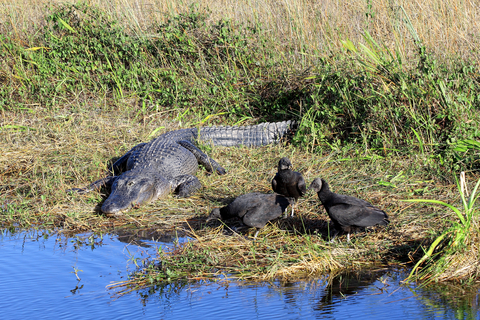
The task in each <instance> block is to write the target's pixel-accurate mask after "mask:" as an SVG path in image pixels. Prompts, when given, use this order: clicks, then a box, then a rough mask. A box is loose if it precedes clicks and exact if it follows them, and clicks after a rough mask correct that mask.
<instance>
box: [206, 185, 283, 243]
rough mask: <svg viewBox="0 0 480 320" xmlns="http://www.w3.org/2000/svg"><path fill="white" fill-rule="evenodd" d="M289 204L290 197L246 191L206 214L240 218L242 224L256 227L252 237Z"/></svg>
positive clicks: (218, 217)
mask: <svg viewBox="0 0 480 320" xmlns="http://www.w3.org/2000/svg"><path fill="white" fill-rule="evenodd" d="M289 205H290V199H288V198H286V197H284V196H281V195H279V194H263V193H258V192H254V193H247V194H244V195H241V196H239V197H238V198H236V199H235V200H233V202H232V203H230V204H229V205H227V206H225V207H223V208H215V209H213V210H212V212H211V213H210V215H209V216H208V219H207V222H208V221H210V220H213V219H221V220H226V219H230V218H235V217H237V218H240V219H242V222H243V224H244V225H246V226H248V227H255V228H257V232H256V233H255V236H254V238H257V234H258V232H259V231H260V229H261V228H263V227H264V226H265V225H266V224H267V222H268V221H270V220H273V219H276V218H278V217H280V216H281V215H282V214H283V212H284V211H285V210H286V209H287V207H288V206H289Z"/></svg>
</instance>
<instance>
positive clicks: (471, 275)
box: [408, 172, 480, 284]
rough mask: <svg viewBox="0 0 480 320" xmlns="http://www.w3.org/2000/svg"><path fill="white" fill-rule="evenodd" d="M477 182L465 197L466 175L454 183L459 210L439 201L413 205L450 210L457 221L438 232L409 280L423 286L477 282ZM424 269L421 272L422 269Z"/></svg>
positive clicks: (418, 200)
mask: <svg viewBox="0 0 480 320" xmlns="http://www.w3.org/2000/svg"><path fill="white" fill-rule="evenodd" d="M479 185H480V180H479V181H478V182H477V184H476V185H475V187H474V188H473V190H472V192H471V194H470V195H469V194H468V189H467V184H466V181H465V173H464V172H462V173H461V175H460V182H458V181H457V186H458V191H459V193H460V197H461V200H462V204H463V208H462V210H460V209H457V208H455V207H454V206H452V205H450V204H448V203H445V202H442V201H438V200H426V199H415V200H410V201H413V202H425V203H431V204H439V205H442V206H444V207H447V208H449V209H451V210H452V211H453V212H454V213H455V217H456V219H454V220H453V221H452V226H451V227H450V228H448V229H446V230H444V231H442V232H441V234H440V235H439V236H437V237H436V239H435V240H434V241H433V243H432V244H431V245H430V247H429V248H428V250H425V254H424V256H423V257H422V259H420V260H419V261H418V262H417V263H416V264H415V266H414V267H413V269H412V271H411V272H410V276H409V278H408V279H409V280H414V281H415V280H417V281H419V280H420V281H422V283H423V284H428V283H430V282H439V281H448V280H464V279H469V280H471V279H476V278H478V275H479V273H480V270H479V263H478V259H477V257H478V245H477V243H478V230H479V226H478V222H479V221H478V206H476V205H475V202H476V201H477V199H478V194H477V190H478V187H479ZM423 264H425V267H424V268H422V265H423Z"/></svg>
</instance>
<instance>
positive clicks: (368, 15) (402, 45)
mask: <svg viewBox="0 0 480 320" xmlns="http://www.w3.org/2000/svg"><path fill="white" fill-rule="evenodd" d="M60 2H76V1H46V0H18V1H15V2H14V3H13V2H12V1H5V0H4V1H0V21H4V23H3V24H0V32H6V31H12V32H13V33H14V34H15V35H16V36H17V38H18V39H19V41H23V42H24V44H25V46H28V37H29V36H30V33H29V32H31V31H32V27H33V26H34V25H41V24H42V23H43V22H42V21H43V20H42V18H43V15H44V14H45V10H44V7H45V6H46V5H47V4H50V3H60ZM87 3H89V4H91V5H96V6H99V7H101V8H103V9H104V10H106V11H107V12H109V14H110V15H112V16H116V17H118V18H119V21H121V22H122V23H123V24H124V25H125V27H126V28H127V29H129V30H131V32H134V33H137V34H139V35H146V36H150V35H149V30H148V27H149V26H151V25H152V22H154V21H156V22H159V23H162V22H165V20H166V19H167V18H168V17H167V15H166V14H165V13H168V14H177V13H181V12H188V10H189V7H190V6H191V5H192V4H195V5H196V6H198V8H199V10H200V11H205V12H206V11H209V12H211V14H210V19H211V20H212V21H218V20H221V19H224V18H230V19H234V20H236V21H239V22H242V23H253V24H260V25H261V26H262V29H263V30H265V32H266V35H267V38H268V39H271V41H272V43H275V47H276V48H277V49H278V50H279V51H280V52H284V54H285V58H286V59H288V60H289V61H291V64H292V65H296V64H302V63H303V62H309V63H311V62H312V61H315V59H316V58H317V57H318V55H321V56H328V55H329V54H330V53H331V52H338V51H339V50H341V49H342V44H341V41H344V40H347V39H350V40H352V41H353V42H354V43H359V42H363V37H362V34H363V32H364V31H365V30H368V31H369V32H370V34H372V35H373V38H374V39H376V41H377V42H379V43H384V44H385V45H386V46H387V47H388V48H389V49H390V50H391V51H392V52H394V51H395V49H398V53H400V54H401V55H402V56H403V58H404V59H405V62H407V63H408V60H409V58H410V57H412V56H413V53H414V52H416V51H417V47H416V46H415V44H414V43H413V41H412V39H413V38H412V34H411V32H410V31H409V30H408V28H407V24H406V23H405V19H406V15H405V13H406V14H407V15H408V18H409V19H410V21H411V25H412V26H413V28H414V29H415V31H416V33H417V34H418V37H419V39H420V40H421V41H422V42H423V43H424V45H425V46H426V48H427V49H428V51H429V52H433V53H435V54H436V55H437V56H444V57H451V56H455V55H459V56H461V57H463V58H470V59H473V60H474V61H479V57H478V52H477V48H478V47H479V44H480V43H479V41H480V40H479V38H478V37H477V35H478V33H479V31H480V7H479V6H478V5H477V4H476V3H475V2H473V1H461V2H459V1H453V0H447V1H445V0H428V1H423V2H420V1H401V0H396V1H387V0H378V1H376V0H371V1H368V0H361V1H360V0H358V1H350V2H348V3H347V2H339V1H333V0H325V1H321V2H319V1H312V0H283V1H273V0H240V1H234V0H214V1H197V0H168V1H159V0H136V1H131V0H107V1H103V0H102V1H100V0H89V1H87Z"/></svg>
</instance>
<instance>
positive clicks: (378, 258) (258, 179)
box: [0, 101, 475, 280]
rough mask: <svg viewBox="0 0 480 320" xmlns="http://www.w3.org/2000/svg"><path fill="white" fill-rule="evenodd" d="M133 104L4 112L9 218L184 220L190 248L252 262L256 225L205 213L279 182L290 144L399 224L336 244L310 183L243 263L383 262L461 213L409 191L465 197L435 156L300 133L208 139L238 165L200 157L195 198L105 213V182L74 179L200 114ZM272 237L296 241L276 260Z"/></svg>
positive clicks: (79, 224) (10, 221) (85, 223)
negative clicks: (346, 145)
mask: <svg viewBox="0 0 480 320" xmlns="http://www.w3.org/2000/svg"><path fill="white" fill-rule="evenodd" d="M120 104H121V102H120ZM129 105H130V102H128V101H127V102H124V104H123V105H119V106H112V105H108V104H104V105H103V107H101V108H95V107H94V108H87V109H85V110H86V111H81V112H77V111H68V110H75V109H76V108H75V107H74V106H71V108H70V109H67V108H65V109H62V110H58V111H56V112H52V111H47V110H46V109H43V108H41V107H32V108H31V112H30V113H27V112H18V113H15V112H10V111H9V112H7V111H3V112H2V113H1V114H0V128H2V129H0V140H1V141H4V142H3V143H2V153H1V154H0V172H1V173H0V189H1V195H0V206H1V208H2V209H1V210H2V211H1V212H2V214H1V215H0V219H1V220H0V222H1V224H2V226H3V227H21V228H29V227H36V228H50V229H51V228H57V229H59V230H61V231H62V232H65V233H76V232H84V231H93V232H115V231H116V230H125V229H131V230H137V231H139V230H150V231H152V232H153V231H154V232H156V233H168V232H176V233H178V234H183V235H188V236H191V237H193V238H195V239H196V240H197V241H195V242H194V244H192V247H190V249H194V250H196V249H198V250H199V249H205V250H212V251H213V252H215V254H216V255H217V256H218V258H219V259H220V260H222V259H224V261H229V260H231V259H232V255H233V253H237V254H238V255H241V259H240V260H239V261H245V262H246V263H247V262H249V263H250V262H251V261H252V260H251V259H253V258H255V259H257V260H258V259H260V258H259V256H255V255H254V256H252V254H251V250H252V242H251V240H250V239H248V236H252V235H253V232H254V230H247V229H245V228H243V229H239V230H238V231H237V232H233V231H232V230H231V228H232V227H241V224H240V223H239V222H238V221H227V222H226V223H225V224H220V223H219V224H213V225H210V224H209V225H207V224H206V217H207V216H208V214H209V212H210V211H211V210H212V209H213V208H214V207H218V206H223V205H225V204H227V203H229V202H230V201H231V200H232V199H233V198H235V197H236V196H238V195H241V194H244V193H248V192H253V191H260V192H270V190H271V186H270V182H271V179H272V177H273V176H274V174H275V172H276V166H277V162H278V159H279V158H281V157H283V156H287V157H289V158H290V159H291V160H292V162H293V164H294V167H295V170H296V171H300V172H302V173H303V175H304V177H305V180H306V181H307V184H309V183H310V182H311V181H312V180H313V179H314V178H315V177H323V178H325V179H327V180H328V181H329V182H330V184H331V187H332V189H333V191H335V192H337V193H343V194H349V195H353V196H357V197H359V198H362V199H365V200H367V201H370V202H371V203H373V204H375V205H377V206H379V207H381V208H383V209H384V210H385V211H386V212H387V213H388V214H389V217H390V220H391V224H390V226H389V227H388V228H377V229H376V230H374V231H372V232H368V233H362V232H360V233H358V234H356V235H354V237H353V239H354V240H353V241H352V243H347V242H346V239H345V237H341V238H340V241H337V242H336V243H334V244H329V243H327V242H326V241H325V239H326V235H327V232H328V222H329V219H328V217H327V215H326V213H325V211H324V209H323V208H322V207H321V205H320V204H319V202H318V199H317V196H316V194H313V193H308V194H307V196H306V197H304V198H303V199H301V201H300V202H299V204H298V206H297V209H296V211H295V212H296V216H295V217H294V218H293V219H292V218H290V219H286V220H279V221H276V222H273V223H272V224H269V225H268V226H267V227H265V228H264V229H262V231H261V232H260V234H259V236H258V237H259V239H260V240H259V241H257V243H256V244H255V245H254V246H256V248H257V249H256V250H257V251H256V252H257V253H262V252H263V253H262V254H263V258H262V259H264V260H262V259H260V260H261V261H262V262H261V263H260V264H259V265H258V267H259V270H262V271H261V272H260V271H259V272H258V273H251V274H250V275H249V274H244V278H246V279H252V280H266V279H271V278H284V279H285V278H291V277H303V276H308V275H310V274H316V273H319V272H320V273H322V272H328V271H335V270H341V269H345V268H348V269H356V268H364V267H365V266H367V265H378V264H379V263H380V264H387V265H388V264H391V263H394V264H403V263H408V262H409V261H410V260H412V261H416V260H418V259H419V257H420V256H421V254H422V252H421V250H418V246H419V245H420V244H422V243H423V244H424V245H426V244H428V243H429V241H431V240H430V234H431V233H433V234H435V233H436V232H438V231H441V230H443V229H444V227H445V226H447V225H448V220H449V219H451V218H453V217H451V216H449V213H445V211H442V210H440V209H441V208H436V207H432V206H427V205H421V204H417V205H412V204H411V203H405V202H402V201H401V200H402V199H408V198H414V197H422V198H434V199H438V200H443V201H446V202H448V203H456V202H458V198H457V197H458V193H457V192H456V187H455V186H454V185H453V184H450V183H446V182H445V180H444V179H443V178H441V177H437V176H434V175H433V174H432V172H431V171H430V170H429V167H428V159H427V158H422V157H421V156H418V157H412V158H404V157H395V156H394V155H390V156H388V157H386V158H384V159H381V158H378V157H375V156H374V154H372V153H370V152H368V150H367V151H364V150H363V151H357V150H347V151H345V150H343V151H342V150H337V151H336V152H332V151H329V150H325V151H324V152H322V153H310V152H308V151H306V150H302V149H301V148H298V147H295V146H293V145H291V144H289V143H287V144H279V145H270V146H265V147H261V148H254V149H249V148H244V147H240V148H224V147H213V148H212V147H209V146H204V147H205V151H206V152H207V153H208V154H209V155H210V156H212V157H213V158H214V159H216V160H217V161H218V162H219V163H220V164H221V165H223V166H224V167H225V169H226V170H227V172H228V174H227V175H225V176H218V175H215V174H214V175H207V174H206V173H205V170H203V169H200V170H199V171H198V173H197V176H198V177H199V179H200V180H201V182H202V185H203V186H204V188H203V189H202V190H201V191H200V192H198V193H197V194H196V195H194V196H192V197H190V198H187V199H178V198H176V197H175V196H174V195H170V196H168V197H167V198H166V199H162V200H158V201H156V202H154V203H151V204H148V205H145V206H143V207H140V208H138V209H134V210H131V211H129V212H127V213H126V214H125V215H124V216H123V217H121V218H118V219H115V218H109V217H105V216H103V215H102V214H99V206H100V204H101V203H102V200H103V199H104V198H105V195H103V194H101V193H99V192H91V193H89V194H86V195H69V194H67V193H66V192H65V190H67V189H69V188H72V187H82V186H85V185H87V184H89V183H90V182H92V181H94V180H96V179H98V178H101V177H104V176H105V175H106V174H107V170H106V168H107V166H108V163H109V160H110V159H112V158H113V159H115V158H117V157H119V156H121V155H122V154H124V153H125V152H126V151H127V150H128V149H129V148H131V147H133V146H134V145H136V144H137V143H139V142H142V141H148V140H150V138H149V136H150V134H151V133H152V132H153V131H154V130H156V129H157V128H159V127H164V128H162V129H160V130H159V132H158V133H157V134H160V133H163V132H165V131H167V130H175V129H177V128H180V127H190V126H194V125H197V124H198V123H199V122H200V119H195V118H191V119H188V120H185V119H184V120H183V121H182V122H180V121H178V120H176V119H175V117H176V116H177V115H178V114H181V113H180V112H178V113H177V112H175V111H172V112H171V113H169V114H168V118H166V117H165V115H164V114H158V115H155V114H153V115H151V116H149V117H146V118H144V117H140V116H138V117H136V116H135V113H131V112H129V111H128V110H129ZM213 124H220V123H218V121H217V120H216V119H215V118H213V119H211V120H210V122H209V123H206V125H213ZM27 127H28V129H27ZM473 180H474V179H470V180H469V181H473ZM387 182H388V183H390V184H391V185H388V183H387ZM246 237H247V238H246ZM309 246H312V247H311V249H308V248H310V247H309ZM214 248H216V249H214ZM271 248H277V249H275V250H279V249H278V248H288V250H287V249H285V250H283V249H282V250H283V251H282V257H283V258H282V261H279V262H278V263H277V262H275V263H273V262H272V261H271V260H269V259H272V254H274V253H275V252H273V253H272V251H271ZM303 248H307V249H308V250H306V251H304V250H303ZM221 257H223V258H221ZM257 260H255V261H257ZM260 260H258V261H260ZM269 261H270V262H269ZM289 261H290V262H289ZM268 263H272V264H271V265H269V264H268ZM460 263H464V261H460ZM471 265H475V264H473V263H472V264H471ZM222 266H223V265H222V264H220V265H219V267H222ZM231 268H232V269H231V270H230V269H228V268H227V269H219V270H222V272H225V271H226V272H229V270H230V271H232V273H233V270H234V268H235V265H234V266H232V267H231ZM262 268H263V269H262Z"/></svg>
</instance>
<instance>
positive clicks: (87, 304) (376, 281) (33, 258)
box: [0, 230, 480, 319]
mask: <svg viewBox="0 0 480 320" xmlns="http://www.w3.org/2000/svg"><path fill="white" fill-rule="evenodd" d="M187 240H188V239H185V238H177V237H176V235H174V234H168V233H166V234H164V233H162V232H156V231H152V230H143V231H135V232H128V230H123V231H121V232H118V235H110V234H104V235H92V234H79V235H71V236H63V235H59V234H58V233H55V232H47V231H28V232H25V231H17V230H13V232H11V231H3V232H1V233H0V253H1V255H0V264H1V267H0V268H1V269H0V295H1V299H0V308H1V310H2V319H24V318H35V319H42V318H43V319H52V318H68V319H75V318H78V319H98V318H128V317H138V316H140V317H142V318H147V319H150V318H154V319H158V318H161V319H201V318H208V319H250V318H254V319H255V318H256V319H298V318H308V319H315V318H316V319H348V318H368V319H385V318H388V319H402V318H408V319H425V318H428V319H478V318H479V316H480V313H479V310H478V305H479V304H478V302H479V296H478V292H477V291H469V290H466V289H467V288H457V287H445V286H442V287H440V286H435V287H431V288H416V287H414V286H405V285H401V281H402V280H403V279H404V278H405V277H406V276H407V273H406V271H404V270H392V269H389V270H387V269H378V270H374V271H368V272H367V271H359V272H356V273H345V274H337V275H332V276H330V277H318V278H315V279H310V280H308V281H295V282H278V281H277V282H271V283H263V284H248V283H243V282H235V281H229V280H228V279H225V278H223V279H218V282H205V281H198V282H177V283H173V284H166V285H161V286H155V287H151V288H148V289H145V290H141V291H137V292H133V293H131V294H128V295H125V296H121V297H118V296H116V295H115V292H114V291H111V290H107V289H106V286H107V285H109V284H111V283H112V282H118V281H122V280H126V279H127V278H128V275H129V273H130V272H132V271H133V270H134V269H136V268H137V265H138V264H139V263H141V262H142V261H148V257H150V256H155V254H156V252H157V250H158V247H164V246H173V245H175V244H174V243H175V242H182V241H187Z"/></svg>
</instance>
